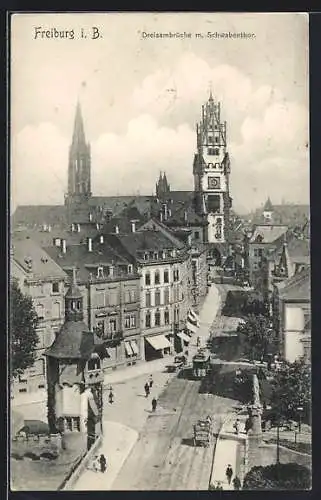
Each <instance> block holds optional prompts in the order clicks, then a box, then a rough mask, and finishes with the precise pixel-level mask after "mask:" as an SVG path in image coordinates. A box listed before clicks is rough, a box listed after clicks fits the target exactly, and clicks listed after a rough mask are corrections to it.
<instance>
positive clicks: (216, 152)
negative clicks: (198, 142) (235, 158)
mask: <svg viewBox="0 0 321 500" xmlns="http://www.w3.org/2000/svg"><path fill="white" fill-rule="evenodd" d="M207 154H208V155H212V156H219V155H220V150H219V149H218V148H207Z"/></svg>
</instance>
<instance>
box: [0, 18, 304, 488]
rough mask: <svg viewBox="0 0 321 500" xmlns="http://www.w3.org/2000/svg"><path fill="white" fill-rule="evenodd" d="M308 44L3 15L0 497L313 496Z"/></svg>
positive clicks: (248, 28)
mask: <svg viewBox="0 0 321 500" xmlns="http://www.w3.org/2000/svg"><path fill="white" fill-rule="evenodd" d="M308 33H309V17H308V15H307V14H304V13H300V12H293V13H261V14H259V13H197V12H193V13H166V12H163V13H156V12H145V13H144V12H139V13H138V12H136V13H135V12H131V13H129V12H127V13H126V12H123V13H120V12H117V13H115V12H110V13H109V12H100V13H94V12H92V13H77V12H69V13H37V12H33V13H32V12H30V13H13V14H11V17H10V34H9V39H10V60H9V66H10V81H9V86H10V103H9V105H10V164H9V169H10V184H11V185H10V254H9V268H10V269H9V273H10V276H9V278H10V279H9V285H8V287H9V300H10V309H9V352H8V357H9V360H10V373H9V375H10V379H9V382H8V384H9V385H8V387H9V393H10V409H9V412H10V415H9V417H10V426H9V433H10V435H9V439H8V442H9V452H8V455H9V467H10V489H11V491H98V490H100V491H117V490H118V491H121V490H123V491H135V490H136V491H144V490H146V491H166V490H176V491H179V490H181V491H183V490H185V491H188V490H189V491H201V490H203V491H209V490H210V491H211V490H232V491H233V490H301V491H302V490H310V489H311V487H312V479H311V477H312V437H311V436H312V416H311V413H312V409H311V399H312V396H311V296H310V200H309V176H310V158H309V147H310V144H309V143H310V140H309V67H308V56H309V35H308Z"/></svg>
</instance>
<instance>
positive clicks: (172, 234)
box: [138, 217, 190, 248]
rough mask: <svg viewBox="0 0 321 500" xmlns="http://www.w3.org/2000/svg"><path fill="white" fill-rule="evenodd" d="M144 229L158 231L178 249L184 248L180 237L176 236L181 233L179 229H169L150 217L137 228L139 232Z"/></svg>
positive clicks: (188, 232)
mask: <svg viewBox="0 0 321 500" xmlns="http://www.w3.org/2000/svg"><path fill="white" fill-rule="evenodd" d="M145 229H147V230H152V231H158V230H160V231H161V232H162V233H163V234H164V235H165V236H166V237H167V238H168V239H169V240H170V241H171V242H172V243H173V244H174V245H177V246H178V248H183V247H184V243H182V238H181V237H180V236H181V235H179V234H177V233H182V230H180V229H178V230H177V229H176V228H170V227H168V226H167V225H166V224H164V223H163V222H161V221H160V220H158V219H155V218H154V217H151V218H150V219H149V220H148V221H146V222H145V223H144V224H143V225H142V226H139V227H138V230H139V231H144V230H145ZM183 233H185V234H186V233H187V234H190V231H186V230H184V231H183Z"/></svg>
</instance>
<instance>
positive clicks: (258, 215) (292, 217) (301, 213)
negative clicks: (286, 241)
mask: <svg viewBox="0 0 321 500" xmlns="http://www.w3.org/2000/svg"><path fill="white" fill-rule="evenodd" d="M264 210H266V209H265V208H263V209H262V208H260V209H258V210H256V211H255V212H254V214H253V216H251V219H252V222H253V223H256V224H259V223H260V222H263V220H264V217H263V211H264ZM271 212H272V223H273V224H284V225H287V226H290V227H296V226H301V225H303V224H305V222H306V221H307V219H309V217H310V206H309V205H295V204H284V205H273V207H272V210H271Z"/></svg>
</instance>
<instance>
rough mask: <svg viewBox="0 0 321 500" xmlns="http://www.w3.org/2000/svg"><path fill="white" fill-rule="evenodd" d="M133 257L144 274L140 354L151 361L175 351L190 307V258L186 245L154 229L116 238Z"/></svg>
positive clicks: (141, 291) (115, 240)
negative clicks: (176, 341)
mask: <svg viewBox="0 0 321 500" xmlns="http://www.w3.org/2000/svg"><path fill="white" fill-rule="evenodd" d="M114 245H115V247H116V248H117V249H120V247H122V248H123V250H126V251H127V252H128V255H131V257H132V262H133V265H135V266H137V270H138V272H139V273H140V275H141V282H140V305H141V337H142V338H141V352H142V356H143V355H144V358H145V360H147V361H149V360H151V359H155V358H158V357H162V356H164V355H166V354H170V353H172V352H173V349H174V334H175V333H178V332H179V331H180V330H181V329H182V330H183V329H184V328H185V322H186V318H187V312H188V309H189V306H190V291H189V288H190V285H191V279H190V269H191V267H190V255H189V252H188V250H187V248H186V247H185V245H184V243H182V242H181V241H179V240H178V239H177V238H175V237H174V236H170V237H169V236H166V235H165V233H164V232H162V231H160V230H157V228H156V229H153V230H150V229H147V228H145V229H144V230H139V231H136V229H135V228H134V227H133V231H132V232H131V233H130V234H127V235H121V234H118V235H116V234H115V235H114V242H113V246H114Z"/></svg>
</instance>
